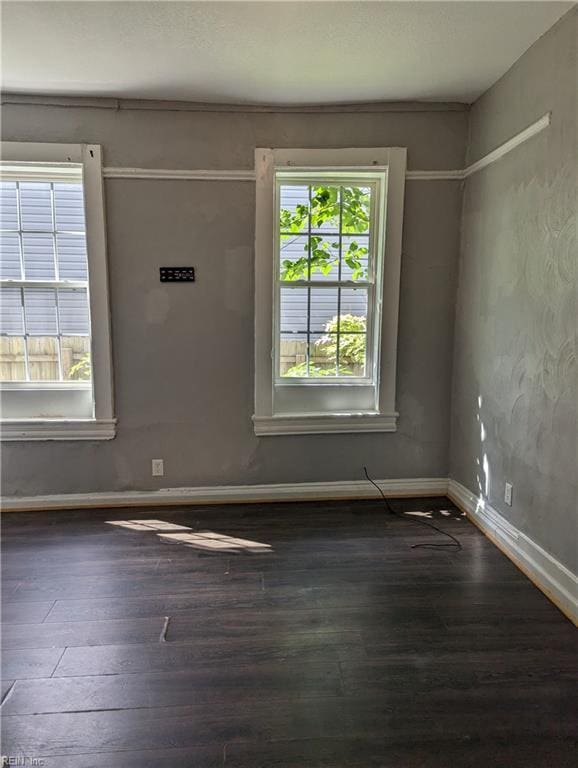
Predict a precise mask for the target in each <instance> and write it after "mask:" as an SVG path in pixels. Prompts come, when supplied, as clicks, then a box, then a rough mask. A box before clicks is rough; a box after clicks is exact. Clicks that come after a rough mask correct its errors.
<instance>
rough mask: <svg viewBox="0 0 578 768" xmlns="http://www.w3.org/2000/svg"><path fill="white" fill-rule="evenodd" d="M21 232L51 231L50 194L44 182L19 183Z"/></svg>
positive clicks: (48, 184) (46, 183) (48, 187)
mask: <svg viewBox="0 0 578 768" xmlns="http://www.w3.org/2000/svg"><path fill="white" fill-rule="evenodd" d="M20 216H21V219H22V229H23V230H35V231H38V230H52V192H51V189H50V183H49V182H46V181H39V182H36V181H35V182H30V181H23V182H21V183H20Z"/></svg>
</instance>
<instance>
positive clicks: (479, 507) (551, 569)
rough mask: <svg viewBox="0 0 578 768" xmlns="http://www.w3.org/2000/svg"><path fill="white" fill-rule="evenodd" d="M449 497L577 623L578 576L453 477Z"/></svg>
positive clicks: (449, 483)
mask: <svg viewBox="0 0 578 768" xmlns="http://www.w3.org/2000/svg"><path fill="white" fill-rule="evenodd" d="M448 496H449V497H450V499H451V500H452V501H453V502H454V503H455V504H457V505H458V506H459V507H460V508H461V509H462V510H463V511H464V512H466V514H467V515H468V517H469V518H470V519H471V520H472V521H473V522H474V523H475V524H476V525H477V526H478V527H479V528H481V530H482V531H483V532H484V533H485V534H486V535H487V536H488V538H490V539H491V540H492V541H493V542H494V544H496V546H497V547H499V549H501V550H502V551H503V552H504V554H505V555H507V556H508V557H509V558H510V559H511V560H512V561H513V562H514V563H515V564H516V565H517V566H518V568H520V570H521V571H523V572H524V573H525V574H526V576H528V578H529V579H530V580H531V581H533V582H534V584H535V585H536V586H537V587H538V588H539V589H541V590H542V592H544V593H545V594H546V596H547V597H549V598H550V600H551V601H552V602H553V603H554V604H555V605H557V606H558V608H560V610H561V611H563V613H565V614H566V616H568V618H570V619H571V621H573V622H574V623H575V624H578V577H577V576H575V575H574V574H573V573H572V571H570V570H569V569H568V568H566V566H564V565H562V563H560V562H558V560H556V558H555V557H552V555H550V554H548V552H546V550H544V549H542V547H541V546H540V545H539V544H536V542H535V541H533V540H532V539H531V538H529V536H526V534H525V533H522V531H519V530H518V529H517V528H516V527H515V526H513V525H512V524H511V523H509V522H508V521H507V520H505V518H504V517H502V515H500V513H499V512H497V511H496V510H495V509H494V508H493V507H492V506H491V505H490V504H488V502H487V501H484V500H483V499H481V498H479V497H477V496H476V495H475V494H473V493H472V492H471V491H469V490H468V489H467V488H466V487H464V486H463V485H461V483H458V482H457V481H456V480H449V481H448Z"/></svg>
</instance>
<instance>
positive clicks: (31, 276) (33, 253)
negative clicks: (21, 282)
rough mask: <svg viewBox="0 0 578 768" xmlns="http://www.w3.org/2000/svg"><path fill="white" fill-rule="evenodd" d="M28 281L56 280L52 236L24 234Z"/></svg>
mask: <svg viewBox="0 0 578 768" xmlns="http://www.w3.org/2000/svg"><path fill="white" fill-rule="evenodd" d="M22 255H23V257H24V277H25V279H26V280H54V279H55V278H56V272H55V269H54V238H53V237H52V235H50V234H32V233H23V234H22Z"/></svg>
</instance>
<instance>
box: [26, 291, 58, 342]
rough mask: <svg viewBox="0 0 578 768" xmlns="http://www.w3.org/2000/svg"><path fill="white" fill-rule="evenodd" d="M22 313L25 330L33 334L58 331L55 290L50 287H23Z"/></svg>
mask: <svg viewBox="0 0 578 768" xmlns="http://www.w3.org/2000/svg"><path fill="white" fill-rule="evenodd" d="M24 314H25V317H26V331H27V333H28V334H31V335H33V336H53V335H56V334H57V333H58V321H57V318H56V291H54V290H53V289H52V288H25V289H24Z"/></svg>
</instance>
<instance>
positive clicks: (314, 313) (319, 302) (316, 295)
mask: <svg viewBox="0 0 578 768" xmlns="http://www.w3.org/2000/svg"><path fill="white" fill-rule="evenodd" d="M338 290H339V289H338V288H311V325H310V330H311V331H312V332H313V333H323V332H324V331H336V330H337V322H336V318H337V295H338ZM334 324H335V327H333V325H334Z"/></svg>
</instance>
